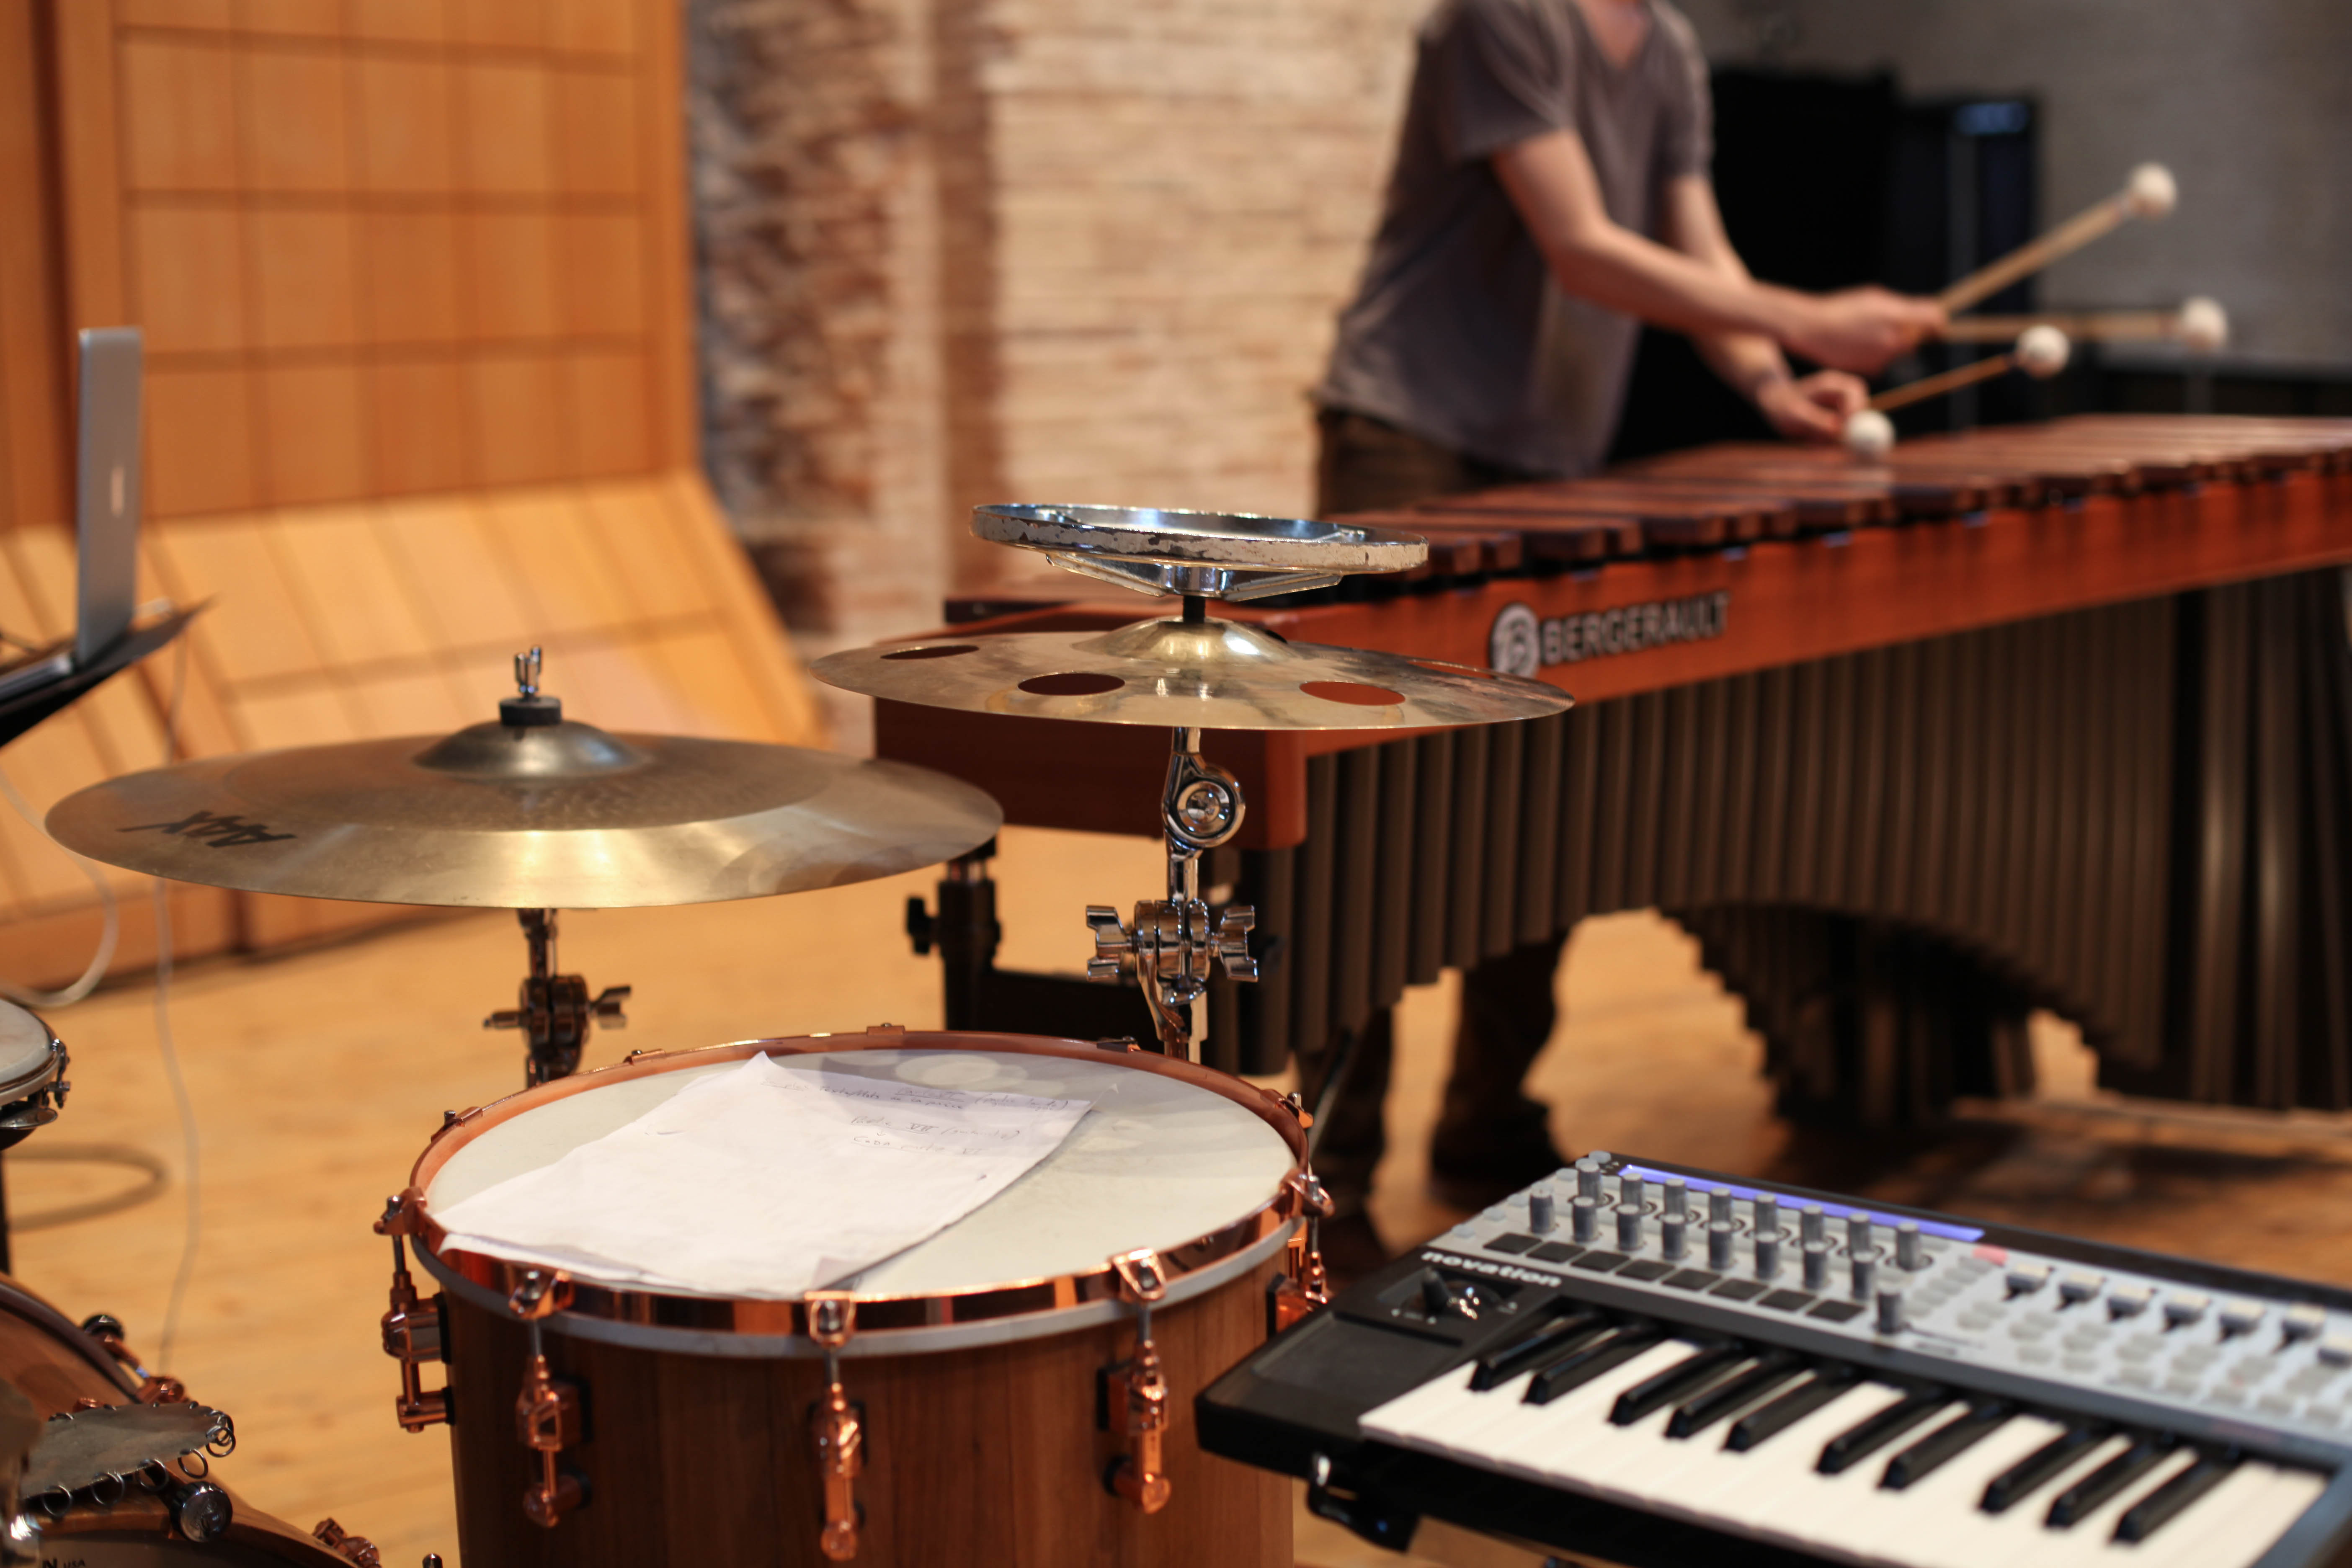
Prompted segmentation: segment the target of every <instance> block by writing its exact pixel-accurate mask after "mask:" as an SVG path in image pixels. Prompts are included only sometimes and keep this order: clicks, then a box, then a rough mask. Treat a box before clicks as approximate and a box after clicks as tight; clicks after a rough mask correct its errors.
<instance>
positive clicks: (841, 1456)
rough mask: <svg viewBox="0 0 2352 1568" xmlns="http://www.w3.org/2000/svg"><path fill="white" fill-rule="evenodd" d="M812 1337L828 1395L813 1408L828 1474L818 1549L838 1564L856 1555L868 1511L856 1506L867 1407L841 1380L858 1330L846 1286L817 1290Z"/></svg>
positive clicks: (811, 1302)
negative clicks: (845, 1355) (844, 1351)
mask: <svg viewBox="0 0 2352 1568" xmlns="http://www.w3.org/2000/svg"><path fill="white" fill-rule="evenodd" d="M803 1300H805V1301H806V1303H807V1306H808V1330H809V1338H811V1339H813V1340H814V1341H815V1342H816V1343H817V1346H818V1348H819V1349H821V1350H823V1351H824V1398H822V1399H820V1400H818V1401H817V1402H816V1404H815V1405H813V1406H811V1407H810V1409H809V1440H810V1442H811V1443H812V1444H813V1445H814V1447H815V1448H816V1468H817V1474H818V1475H819V1476H821V1477H823V1478H824V1531H823V1532H822V1533H820V1534H819V1535H818V1537H817V1549H818V1550H819V1551H821V1552H824V1555H825V1557H826V1559H827V1560H828V1561H830V1562H834V1563H846V1562H848V1561H849V1560H850V1559H851V1558H853V1557H855V1556H856V1555H857V1531H858V1527H859V1525H860V1523H861V1522H862V1521H863V1518H864V1510H861V1509H860V1508H859V1507H858V1506H857V1477H858V1474H859V1472H861V1471H862V1470H864V1469H865V1468H866V1406H864V1405H859V1404H857V1403H856V1402H854V1401H853V1400H851V1399H850V1397H849V1395H848V1394H847V1392H846V1391H845V1390H844V1389H843V1387H842V1384H841V1351H842V1347H843V1346H845V1345H846V1344H847V1343H849V1341H850V1337H851V1336H852V1335H854V1334H856V1332H857V1299H856V1297H855V1296H852V1295H850V1294H849V1293H848V1292H847V1291H845V1290H812V1291H810V1292H809V1293H808V1295H807V1296H806V1297H804V1298H803Z"/></svg>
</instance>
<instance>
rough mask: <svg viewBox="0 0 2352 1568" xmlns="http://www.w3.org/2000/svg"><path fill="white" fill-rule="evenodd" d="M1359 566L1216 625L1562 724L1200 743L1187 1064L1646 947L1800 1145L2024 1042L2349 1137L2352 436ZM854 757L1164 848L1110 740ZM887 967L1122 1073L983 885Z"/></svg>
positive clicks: (1698, 492)
mask: <svg viewBox="0 0 2352 1568" xmlns="http://www.w3.org/2000/svg"><path fill="white" fill-rule="evenodd" d="M1367 521H1369V520H1367ZM1379 521H1383V522H1386V523H1389V524H1391V525H1398V526H1404V527H1409V528H1411V529H1412V530H1413V531H1417V532H1421V533H1423V534H1424V535H1426V536H1427V537H1428V539H1429V540H1430V542H1431V545H1432V549H1431V552H1430V561H1429V563H1428V564H1427V566H1425V567H1424V568H1423V569H1421V570H1420V571H1419V572H1418V573H1416V574H1414V576H1413V578H1412V580H1387V581H1381V580H1370V581H1363V582H1361V583H1360V585H1357V586H1354V587H1351V589H1350V590H1349V596H1347V597H1341V596H1339V595H1337V594H1327V595H1323V596H1322V597H1321V601H1320V602H1315V603H1300V602H1297V601H1286V602H1283V603H1282V604H1281V605H1280V607H1275V608H1269V609H1265V610H1262V611H1258V612H1256V613H1255V616H1254V617H1253V618H1256V619H1259V620H1261V621H1262V622H1263V624H1265V626H1270V627H1272V628H1273V629H1275V630H1276V631H1278V632H1280V633H1281V634H1282V635H1283V636H1285V637H1290V638H1293V639H1296V640H1305V641H1316V642H1330V643H1339V644H1346V645H1350V646H1355V647H1370V648H1381V649H1387V650H1391V651H1395V652H1402V653H1409V654H1421V655H1426V656H1433V657H1436V658H1446V659H1453V660H1459V661H1462V662H1465V663H1474V664H1483V665H1489V666H1492V667H1494V668H1505V669H1510V670H1515V671H1517V672H1519V673H1523V674H1534V675H1539V676H1540V677H1541V678H1543V679H1548V680H1551V681H1554V682H1557V683H1559V684H1560V685H1563V686H1565V687H1567V688H1568V689H1570V690H1571V691H1572V692H1574V693H1575V694H1576V696H1577V698H1578V699H1579V703H1578V706H1577V707H1576V708H1575V709H1574V710H1572V711H1570V712H1569V713H1567V714H1565V715H1562V716H1559V717H1558V718H1555V719H1549V720H1543V721H1535V722H1530V723H1524V724H1513V725H1504V726H1497V727H1496V728H1495V729H1493V730H1492V731H1448V732H1434V733H1425V734H1419V735H1415V736H1412V737H1410V738H1405V739H1397V738H1394V737H1393V736H1391V737H1388V738H1385V739H1383V740H1382V741H1381V743H1368V742H1370V737H1367V736H1364V735H1360V734H1349V733H1345V732H1336V733H1324V734H1317V735H1305V736H1299V735H1289V736H1263V737H1253V736H1213V737H1212V738H1211V742H1210V744H1209V746H1208V752H1209V754H1210V755H1211V756H1213V757H1214V758H1216V759H1217V760H1219V761H1220V762H1222V763H1223V765H1225V766H1227V767H1229V768H1231V769H1233V770H1234V772H1235V773H1237V774H1238V775H1239V776H1240V777H1241V778H1242V780H1243V782H1244V787H1245V789H1246V790H1247V792H1248V795H1249V799H1250V816H1249V818H1248V821H1247V824H1246V826H1245V827H1244V832H1243V835H1242V837H1241V838H1240V839H1239V840H1238V841H1237V843H1236V845H1235V846H1234V847H1232V848H1229V849H1227V850H1225V851H1222V852H1220V854H1219V856H1218V858H1217V859H1216V860H1215V861H1214V862H1213V863H1212V865H1211V867H1210V869H1209V874H1208V877H1207V879H1206V880H1207V881H1209V882H1210V883H1212V884H1218V885H1220V887H1219V888H1214V889H1212V897H1213V898H1215V897H1230V898H1232V899H1233V900H1235V901H1246V902H1250V903H1253V904H1255V907H1256V910H1257V911H1258V930H1259V932H1260V933H1261V936H1260V939H1259V942H1260V948H1261V952H1262V956H1263V958H1264V960H1265V963H1264V965H1263V969H1264V978H1263V979H1262V980H1261V981H1260V983H1259V984H1256V985H1255V986H1254V987H1251V986H1232V985H1226V984H1222V983H1221V984H1220V985H1219V987H1218V988H1217V989H1216V990H1215V991H1214V992H1213V1008H1212V1015H1211V1024H1210V1029H1209V1040H1208V1044H1207V1051H1208V1055H1207V1058H1206V1059H1208V1060H1210V1061H1211V1062H1213V1063H1214V1064H1217V1065H1222V1066H1225V1067H1228V1068H1241V1069H1245V1070H1252V1071H1269V1070H1274V1069H1276V1068H1278V1066H1279V1064H1280V1062H1281V1061H1282V1059H1283V1058H1284V1055H1285V1053H1286V1052H1287V1051H1289V1050H1292V1049H1298V1050H1306V1051H1314V1050H1318V1049H1321V1048H1324V1047H1325V1046H1326V1045H1327V1044H1328V1042H1329V1041H1330V1040H1332V1039H1333V1038H1334V1037H1336V1036H1338V1035H1340V1034H1342V1033H1345V1032H1347V1031H1351V1030H1355V1029H1359V1028H1360V1027H1361V1026H1363V1024H1364V1023H1365V1021H1366V1020H1367V1019H1368V1018H1369V1017H1370V1016H1371V1014H1372V1012H1373V1010H1374V1009H1375V1008H1378V1007H1381V1006H1384V1005H1389V1004H1390V1003H1392V1002H1393V1001H1394V1000H1395V999H1396V998H1397V996H1398V995H1399V994H1400V993H1401V991H1402V987H1403V986H1404V985H1406V984H1416V983H1424V982H1427V981H1430V980H1433V979H1434V978H1435V977H1436V975H1437V973H1439V971H1440V970H1442V969H1443V968H1445V967H1448V966H1460V965H1466V964H1470V963H1475V962H1478V961H1479V960H1481V959H1483V958H1486V957H1491V956H1495V955H1498V954H1500V953H1502V952H1506V951H1508V950H1509V949H1511V948H1512V947H1514V946H1516V945H1517V944H1520V943H1525V942H1534V941H1538V940H1541V939H1543V938H1546V937H1549V936H1552V935H1554V934H1557V933H1558V932H1560V931H1564V930H1566V929H1568V928H1569V927H1570V926H1572V925H1573V924H1574V923H1575V922H1576V921H1578V920H1580V919H1581V918H1583V917H1584V916H1586V915H1588V914H1598V913H1602V912H1606V911H1610V910H1622V909H1633V908H1643V907H1655V908H1658V909H1661V910H1664V911H1666V912H1667V913H1668V914H1670V915H1671V916H1673V917H1674V918H1675V920H1677V921H1680V922H1681V923H1682V924H1683V925H1684V926H1685V927H1686V928H1687V929H1688V930H1690V931H1693V932H1694V933H1695V934H1696V936H1697V937H1698V939H1699V941H1700V942H1701V944H1702V947H1703V949H1704V954H1705V960H1706V963H1707V964H1708V965H1709V966H1710V967H1712V968H1714V969H1715V970H1717V972H1718V973H1720V974H1721V975H1722V976H1723V978H1724V980H1725V982H1726V983H1727V985H1728V986H1729V987H1730V988H1731V989H1732V990H1733V991H1735V992H1736V993H1738V994H1740V995H1742V996H1743V997H1744V998H1745V999H1746V1001H1747V1004H1748V1016H1749V1018H1750V1021H1751V1022H1752V1023H1753V1025H1754V1026H1756V1027H1757V1028H1758V1029H1759V1032H1760V1033H1761V1034H1762V1035H1763V1036H1764V1037H1765V1039H1766V1041H1767V1045H1768V1064H1769V1070H1770V1071H1771V1072H1772V1073H1773V1075H1774V1076H1775V1078H1776V1079H1777V1080H1778V1081H1779V1083H1780V1088H1781V1090H1782V1094H1783V1099H1784V1102H1785V1103H1787V1104H1788V1105H1789V1106H1790V1108H1791V1109H1795V1110H1802V1109H1805V1108H1809V1107H1810V1108H1812V1109H1815V1110H1822V1111H1824V1112H1826V1113H1830V1114H1834V1115H1836V1116H1838V1117H1840V1118H1842V1119H1845V1120H1860V1121H1876V1122H1882V1123H1884V1122H1892V1121H1903V1120H1907V1119H1911V1118H1915V1117H1918V1116H1923V1115H1928V1114H1932V1113H1934V1112H1935V1111H1936V1110H1938V1109H1939V1108H1940V1107H1942V1106H1943V1105H1944V1104H1946V1103H1947V1102H1948V1101H1949V1100H1951V1099H1952V1098H1954V1097H1956V1096H1958V1095H1962V1094H1969V1093H2000V1092H2009V1091H2014V1090H2018V1089H2022V1088H2024V1087H2025V1086H2026V1085H2027V1084H2028V1083H2029V1081H2030V1073H2031V1062H2030V1058H2029V1057H2028V1055H2027V1053H2026V1052H2025V1050H2024V1048H2023V1043H2024V1029H2023V1025H2024V1020H2025V1017H2026V1016H2027V1014H2028V1013H2029V1012H2030V1011H2031V1010H2032V1009H2034V1008H2037V1007H2050V1008H2053V1009H2054V1010H2055V1011H2057V1012H2058V1013H2060V1014H2062V1015H2063V1016H2066V1017H2068V1018H2071V1019H2073V1020H2074V1021H2075V1022H2076V1023H2077V1024H2079V1025H2080V1026H2081V1027H2082V1028H2083V1030H2084V1035H2085V1037H2086V1038H2087V1039H2088V1040H2089V1041H2090V1042H2091V1043H2092V1044H2093V1045H2094V1046H2095V1047H2096V1048H2097V1050H2098V1052H2099V1054H2100V1058H2101V1064H2102V1065H2101V1070H2102V1078H2103V1080H2104V1081H2105V1082H2106V1083H2108V1084H2110V1085H2113V1086H2115V1087H2118V1088H2122V1089H2128V1090H2132V1091H2136V1092H2141V1093H2149V1094H2158V1095H2167V1096H2175V1097H2179V1098H2185V1099H2190V1100H2205V1101H2216V1102H2235V1103H2243V1104H2251V1105H2260V1106H2270V1107H2279V1108H2284V1107H2290V1106H2313V1107H2327V1108H2341V1107H2344V1106H2347V1105H2352V974H2347V965H2346V963H2345V962H2344V955H2345V953H2346V952H2347V951H2352V948H2347V942H2348V941H2352V813H2347V804H2346V803H2347V800H2352V642H2347V599H2346V579H2345V577H2344V574H2343V573H2342V572H2341V571H2340V568H2341V567H2342V566H2343V565H2344V564H2345V563H2347V562H2352V421H2315V420H2291V419H2276V420H2272V419H2237V418H2172V417H2153V416H2152V417H2135V416H2092V417H2083V418H2074V419H2067V420H2062V421H2058V422H2055V423H2053V424H2048V425H2042V426H2009V427H1997V428H1990V429H1984V430H1979V431H1976V432H1972V433H1969V434H1966V435H1960V436H1953V437H1932V438H1927V439H1920V440H1915V441H1911V442H1908V443H1906V444H1905V445H1904V446H1903V447H1900V448H1899V449H1898V450H1897V451H1896V452H1895V454H1894V455H1893V457H1892V458H1891V459H1890V460H1889V461H1887V462H1885V463H1883V464H1879V465H1874V466H1857V465H1856V464H1855V463H1854V461H1853V459H1852V458H1850V457H1849V456H1847V455H1846V454H1844V453H1842V452H1835V451H1820V450H1805V449H1799V448H1794V447H1776V446H1726V447H1706V448H1700V449H1696V450H1693V451H1687V452H1680V453H1675V454H1670V455H1667V456H1664V457H1662V458H1654V459H1651V460H1649V461H1647V462H1644V463H1642V464H1638V465H1635V466H1633V468H1626V469H1621V470H1616V471H1612V472H1611V473H1608V474H1604V475H1601V476H1600V477H1597V478H1594V479H1585V480H1577V481H1572V482H1564V483H1557V484H1537V485H1528V486H1521V487H1514V488H1511V489H1496V490H1490V491H1486V492H1482V493H1479V494H1475V495H1469V496H1461V497H1454V498H1448V499H1445V500H1440V501H1434V502H1431V503H1428V504H1426V505H1424V506H1423V507H1419V508H1416V509H1413V510H1411V511H1409V512H1403V513H1395V514H1385V515H1383V516H1382V517H1381V519H1380V520H1379ZM1234 613H1236V614H1249V613H1251V612H1250V610H1249V607H1247V606H1243V607H1239V608H1237V609H1236V610H1235V612H1234ZM1134 614H1135V612H1134V609H1133V607H1132V606H1131V605H1116V606H1113V605H1101V604H1098V603H1085V602H1074V603H1071V604H1068V605H1058V606H1051V607H1043V608H1036V609H1031V610H1026V611H1023V612H1020V613H1015V614H1011V615H1005V616H998V617H996V618H994V619H992V620H989V621H987V622H985V623H982V624H981V625H973V626H967V627H966V628H965V629H967V630H979V629H983V627H984V628H985V629H996V630H1010V629H1045V628H1048V627H1079V626H1112V625H1117V624H1120V623H1122V622H1124V621H1127V620H1129V619H1132V618H1134ZM877 738H878V750H879V752H880V753H881V754H882V755H884V756H888V757H894V758H898V759H901V760H904V761H908V762H913V763H920V764H923V765H925V766H929V767H933V768H939V769H941V770H943V771H946V772H948V773H955V774H958V775H960V776H961V777H964V778H967V779H969V780H971V782H973V783H976V784H981V785H982V786H983V787H985V788H987V789H989V790H990V791H991V792H992V793H993V794H994V795H996V796H997V797H998V798H999V799H1000V800H1001V801H1003V804H1004V805H1005V810H1006V817H1007V820H1009V821H1012V822H1015V823H1022V824H1028V825H1036V826H1061V827H1072V828H1082V829H1093V830H1097V831H1109V832H1124V833H1135V834H1150V833H1153V832H1155V831H1156V830H1157V825H1156V823H1154V822H1152V821H1150V820H1149V819H1148V818H1147V817H1146V816H1144V815H1143V814H1142V813H1141V812H1140V811H1139V810H1138V809H1137V808H1136V806H1135V804H1134V803H1136V802H1138V801H1149V800H1150V798H1151V791H1150V787H1149V784H1150V780H1151V779H1153V778H1155V777H1156V776H1157V773H1158V771H1159V770H1160V767H1161V766H1162V765H1163V763H1164V759H1163V758H1162V757H1161V756H1160V754H1159V753H1158V752H1156V751H1155V750H1154V749H1153V748H1152V747H1151V746H1150V745H1149V743H1148V742H1145V741H1144V740H1143V738H1141V737H1137V738H1136V740H1135V742H1134V743H1133V744H1132V745H1124V746H1123V745H1122V744H1121V743H1120V742H1122V741H1123V740H1124V739H1125V737H1122V736H1118V735H1111V736H1108V737H1106V736H1105V735H1104V734H1103V733H1102V732H1101V730H1100V729H1099V728H1098V727H1087V726H1078V725H1060V724H1055V723H1052V722H1049V721H1034V720H1024V719H1013V718H1002V717H993V716H991V717H985V718H982V717H971V718H966V717H964V716H961V715H950V714H943V713H939V712H936V711H932V710H913V709H907V708H901V707H898V706H897V705H894V704H890V703H884V704H882V705H880V708H879V710H878V712H877ZM1074 777H1083V778H1086V779H1087V780H1088V781H1089V784H1088V787H1087V788H1084V789H1072V788H1070V787H1069V782H1070V780H1071V779H1072V778H1074ZM1224 889H1229V891H1227V890H1224ZM910 923H911V928H912V929H914V930H915V931H916V932H917V935H918V940H919V942H937V943H938V944H939V945H940V947H941V949H942V951H943V953H944V956H945V958H946V960H947V963H948V1015H949V1018H948V1021H949V1026H950V1027H952V1028H966V1029H978V1028H1000V1029H1023V1030H1033V1031H1037V1032H1058V1033H1079V1034H1087V1033H1097V1034H1103V1035H1112V1034H1125V1033H1129V1032H1131V1028H1130V1024H1129V1020H1131V1019H1132V1017H1133V1011H1132V1009H1133V1006H1134V1003H1133V999H1132V998H1130V997H1122V996H1118V995H1117V994H1103V993H1099V992H1097V991H1096V990H1095V989H1094V988H1090V987H1087V986H1086V985H1084V984H1083V983H1081V982H1077V981H1076V980H1065V979H1063V978H1061V977H1058V976H1041V975H1024V974H1016V973H1009V972H1006V971H1003V970H1000V969H998V968H996V967H995V965H994V963H993V954H994V949H995V931H994V916H993V905H992V889H991V887H990V884H989V882H988V879H987V868H986V862H985V860H984V859H980V858H974V859H971V860H968V861H966V862H964V863H962V864H961V865H960V866H958V867H957V868H954V869H953V871H952V873H951V875H950V880H949V881H948V882H946V883H943V884H942V885H941V897H940V910H939V913H938V914H937V915H936V916H933V915H931V914H929V913H928V912H924V911H910ZM1084 941H1085V933H1084V932H1083V931H1076V930H1075V929H1074V930H1073V931H1072V933H1071V948H1072V953H1073V966H1074V967H1075V965H1076V961H1077V959H1078V958H1080V957H1082V956H1083V953H1084V951H1085V949H1084V946H1083V943H1084ZM1097 1023H1100V1024H1101V1025H1103V1026H1101V1027H1098V1028H1097V1027H1096V1025H1097Z"/></svg>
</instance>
